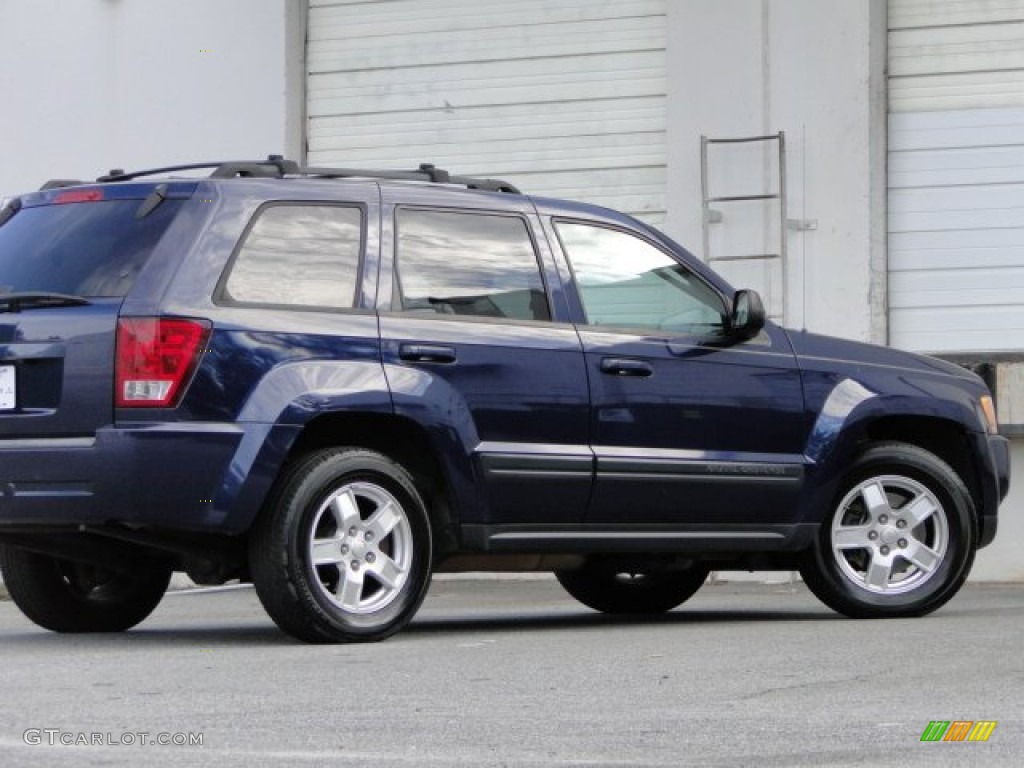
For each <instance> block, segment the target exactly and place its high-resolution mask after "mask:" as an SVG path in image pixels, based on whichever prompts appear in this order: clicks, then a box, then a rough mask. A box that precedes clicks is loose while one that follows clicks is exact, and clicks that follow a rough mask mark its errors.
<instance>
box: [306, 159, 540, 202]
mask: <svg viewBox="0 0 1024 768" xmlns="http://www.w3.org/2000/svg"><path fill="white" fill-rule="evenodd" d="M296 175H299V176H314V177H317V178H321V179H349V178H369V179H395V180H398V181H430V182H434V183H436V184H456V185H458V186H461V187H466V188H468V189H480V190H484V191H488V192H507V193H509V194H513V195H519V194H522V193H521V192H520V191H519V189H518V188H517V187H516V186H515V185H513V184H511V183H509V182H507V181H504V180H502V179H480V178H476V177H474V176H452V175H451V174H449V173H448V171H445V170H443V169H441V168H436V167H434V166H433V165H431V164H429V163H423V164H422V165H420V167H419V168H417V169H416V170H414V171H381V170H367V169H360V168H317V167H309V168H299V169H298V171H297V173H296Z"/></svg>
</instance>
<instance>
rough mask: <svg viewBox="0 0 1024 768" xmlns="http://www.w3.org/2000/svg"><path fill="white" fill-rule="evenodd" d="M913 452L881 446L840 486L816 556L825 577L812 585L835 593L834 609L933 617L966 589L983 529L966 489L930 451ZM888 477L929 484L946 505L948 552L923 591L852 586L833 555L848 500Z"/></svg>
mask: <svg viewBox="0 0 1024 768" xmlns="http://www.w3.org/2000/svg"><path fill="white" fill-rule="evenodd" d="M907 448H908V447H879V448H875V449H871V450H868V451H867V452H865V453H864V454H863V455H862V456H861V458H860V459H859V460H858V461H857V463H856V466H855V468H854V469H853V470H851V472H850V473H849V474H848V475H847V476H846V477H845V478H844V480H843V482H842V483H841V484H840V487H839V490H838V491H837V493H836V495H835V498H834V499H833V500H832V503H831V505H830V508H829V510H828V513H827V514H826V516H825V518H824V520H823V521H822V523H821V527H820V530H819V532H818V539H817V542H816V546H815V547H814V552H813V554H814V563H813V567H814V568H815V570H816V571H817V573H818V575H819V577H818V578H812V579H809V581H811V582H817V583H816V584H813V585H812V586H815V587H817V588H823V589H825V590H826V591H827V592H829V593H831V594H830V595H828V597H831V598H832V599H833V600H835V601H836V602H838V603H839V605H838V606H837V605H834V604H833V607H836V608H837V609H838V610H841V611H843V612H844V613H852V614H856V615H877V616H882V615H894V616H907V615H915V614H921V613H927V612H929V611H930V610H933V609H934V608H936V607H938V606H939V605H942V604H943V603H944V602H945V601H946V600H948V599H949V597H951V596H952V594H954V593H955V592H956V591H957V590H958V589H959V588H960V586H961V584H963V581H964V580H965V579H966V577H967V573H968V571H969V570H970V566H971V564H972V563H973V559H974V552H975V545H976V542H977V525H976V522H975V515H974V507H973V503H972V501H971V499H970V496H969V494H968V493H967V491H966V488H964V486H963V483H962V482H961V481H960V479H959V477H958V476H957V475H956V474H955V473H954V472H953V470H952V469H951V468H949V467H948V466H947V465H946V464H945V463H944V462H941V461H940V460H938V459H937V458H935V457H933V456H932V455H931V454H928V453H925V452H924V451H920V450H914V451H910V450H907ZM882 475H890V476H896V477H906V478H909V479H911V480H914V481H916V482H918V483H921V484H922V485H924V486H925V487H926V488H927V489H928V491H929V492H930V493H932V494H933V495H934V496H935V497H936V498H937V499H938V501H939V503H940V504H941V505H942V510H943V512H944V513H945V516H946V522H947V526H948V530H949V542H948V545H947V550H946V554H945V556H944V557H943V559H942V562H941V563H940V565H939V567H938V569H937V571H936V572H935V573H934V574H933V575H932V576H931V577H930V578H929V579H928V580H927V582H925V583H924V584H922V585H921V586H920V587H918V588H915V589H912V590H910V591H909V592H905V593H899V594H891V595H884V594H876V593H873V592H869V591H867V590H865V589H863V588H861V587H859V586H858V585H856V584H854V583H852V582H851V581H850V580H849V578H848V577H847V576H846V575H845V574H844V573H843V572H842V569H841V568H840V566H839V564H838V563H837V562H836V556H835V554H834V553H833V551H832V525H833V523H834V521H835V518H836V516H837V515H839V514H841V512H842V510H841V508H840V505H841V504H842V502H843V500H844V499H845V498H846V496H847V494H849V492H850V491H851V490H852V489H853V488H854V487H856V486H857V485H858V484H860V483H862V482H864V481H865V480H868V479H869V478H871V477H878V476H882ZM815 591H818V589H815ZM819 596H822V595H819ZM822 597H824V596H822ZM826 602H829V603H830V604H832V600H828V599H826Z"/></svg>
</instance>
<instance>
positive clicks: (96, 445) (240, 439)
mask: <svg viewBox="0 0 1024 768" xmlns="http://www.w3.org/2000/svg"><path fill="white" fill-rule="evenodd" d="M273 429H274V428H272V427H270V426H269V425H264V424H220V423H208V422H203V423H170V424H167V423H164V424H140V425H133V426H131V427H107V428H103V429H101V430H99V431H98V432H97V433H96V436H95V437H94V438H60V439H30V440H0V529H2V528H3V527H5V526H7V527H13V526H26V525H47V526H50V525H55V526H62V525H80V524H103V523H125V524H129V525H140V526H158V527H160V528H167V529H176V530H185V531H210V532H212V531H216V532H221V533H235V532H238V531H237V530H232V528H239V527H240V528H241V529H244V527H247V525H248V522H249V520H251V518H252V516H253V515H255V512H256V510H258V508H259V505H260V504H261V503H262V501H263V497H264V496H265V493H266V490H267V489H268V488H269V486H270V484H271V483H272V481H273V472H276V465H275V466H274V467H273V470H263V471H262V472H261V471H260V468H261V466H265V465H266V464H267V461H266V456H265V455H264V451H265V450H266V446H267V445H268V443H269V442H270V441H269V440H268V438H269V437H270V435H271V433H272V432H273ZM284 445H285V446H286V445H287V442H285V443H284ZM285 449H286V448H285ZM261 459H262V461H261ZM242 505H249V507H254V508H250V509H240V506H242Z"/></svg>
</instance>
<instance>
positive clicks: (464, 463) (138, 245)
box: [0, 157, 1009, 642]
mask: <svg viewBox="0 0 1024 768" xmlns="http://www.w3.org/2000/svg"><path fill="white" fill-rule="evenodd" d="M204 168H205V169H207V170H209V171H211V173H210V175H209V176H208V177H203V178H198V177H195V176H193V177H192V178H180V177H178V178H175V177H173V176H172V175H171V174H174V173H179V176H180V173H181V172H183V171H190V172H193V173H194V172H197V170H199V169H204ZM997 432H998V427H997V423H996V417H995V412H994V408H993V404H992V398H991V396H990V393H989V391H988V389H987V388H986V387H985V385H984V384H983V383H982V381H981V380H980V379H979V378H978V377H977V376H975V375H974V374H972V373H970V372H968V371H966V370H964V369H962V368H960V367H957V366H954V365H952V364H949V363H946V362H943V361H940V360H936V359H931V358H927V357H921V356H917V355H911V354H907V353H904V352H899V351H896V350H892V349H886V348H881V347H874V346H868V345H864V344H857V343H853V342H850V341H842V340H839V339H833V338H826V337H822V336H816V335H812V334H808V333H794V332H789V331H786V330H783V329H782V328H779V327H777V326H775V325H773V324H772V323H770V322H766V320H765V313H764V310H763V308H762V306H761V302H760V299H759V298H758V296H757V294H756V293H754V292H752V291H734V290H733V289H732V288H731V287H730V286H729V285H727V284H726V283H725V281H723V280H722V279H721V278H720V277H718V276H717V275H716V274H714V273H713V272H711V271H710V270H709V269H708V268H707V267H706V266H705V265H704V264H702V263H701V262H699V261H698V260H697V259H695V258H694V257H693V256H691V255H690V254H689V253H687V252H686V251H685V250H684V249H683V248H681V247H680V246H679V245H677V244H675V243H674V242H672V241H671V240H670V239H668V238H667V237H665V236H664V235H663V234H661V233H659V232H657V231H656V230H654V229H652V228H650V227H648V226H646V225H644V224H642V223H640V222H638V221H636V220H635V219H632V218H630V217H628V216H625V215H622V214H620V213H616V212H614V211H610V210H606V209H602V208H597V207H594V206H590V205H582V204H577V203H571V202H565V201H561V200H549V199H540V198H533V197H529V196H527V195H524V194H521V193H519V192H518V191H517V190H516V189H515V188H514V187H512V186H511V185H509V184H507V183H505V182H502V181H497V180H489V179H476V178H465V177H455V176H449V175H448V174H447V173H446V172H444V171H442V170H440V169H437V168H434V167H433V166H429V165H425V166H422V167H421V168H420V169H419V170H418V171H410V172H372V171H360V170H343V169H317V168H300V167H299V166H298V165H296V164H295V163H293V162H290V161H286V160H283V159H281V158H279V157H271V158H269V159H268V160H267V161H261V162H251V163H249V162H238V163H221V164H209V165H197V166H179V167H175V168H163V169H157V170H156V171H146V172H140V173H124V172H121V171H113V172H111V173H110V174H109V175H107V176H105V177H102V178H100V179H98V180H97V182H95V183H88V184H82V183H79V182H51V183H49V184H48V185H47V186H46V187H44V188H43V190H41V191H39V192H36V193H32V194H27V195H24V196H22V197H20V198H17V199H15V200H13V201H12V202H11V203H10V204H9V205H8V206H7V207H6V208H5V209H4V210H3V212H2V213H0V489H2V494H0V566H2V572H3V578H4V581H5V583H6V585H7V588H8V590H9V592H10V594H11V597H12V598H13V599H14V601H15V602H16V603H17V604H18V606H19V607H20V608H21V610H22V611H23V612H24V613H25V614H26V615H27V616H28V617H29V618H30V619H32V620H33V621H34V622H36V623H37V624H40V625H41V626H43V627H47V628H49V629H52V630H56V631H61V632H84V631H118V630H123V629H126V628H128V627H131V626H133V625H135V624H136V623H138V622H140V621H142V620H143V619H144V618H145V617H146V616H147V615H149V613H150V612H151V611H152V610H153V608H154V607H155V606H156V605H157V603H158V602H159V600H160V599H161V597H162V595H163V593H164V590H165V588H166V586H167V583H168V579H169V577H170V575H171V573H172V572H173V571H175V570H182V571H186V572H187V573H188V574H189V575H190V576H191V577H192V578H193V579H194V580H195V581H197V582H199V583H202V584H216V583H223V582H225V581H227V580H231V579H240V580H242V581H252V582H253V583H254V584H255V586H256V589H257V592H258V594H259V597H260V599H261V601H262V602H263V605H264V606H265V607H266V609H267V611H268V613H269V614H270V616H271V617H272V618H273V619H274V621H275V622H277V624H278V625H279V626H280V627H281V628H282V629H284V630H285V631H286V632H289V633H291V634H292V635H294V636H296V637H298V638H301V639H303V640H307V641H312V642H337V641H352V640H377V639H381V638H384V637H386V636H388V635H390V634H392V633H393V632H395V631H397V630H398V629H400V628H401V627H402V626H404V625H405V624H406V623H407V622H408V621H409V620H410V619H411V618H412V616H413V614H414V613H415V612H416V610H417V608H418V607H419V605H420V603H421V601H422V599H423V597H424V594H425V592H426V590H427V587H428V584H429V582H430V577H431V574H432V573H433V572H436V571H457V570H474V571H487V570H540V571H553V572H554V573H555V575H556V576H557V578H558V580H559V581H560V582H561V584H562V585H563V586H564V587H565V588H566V590H567V591H568V592H569V593H570V594H571V595H572V596H574V597H575V598H577V599H578V600H580V601H582V602H583V603H585V604H586V605H588V606H590V607H592V608H595V609H597V610H599V611H607V612H613V613H627V612H628V613H655V612H661V611H667V610H670V609H672V608H674V607H675V606H677V605H679V604H681V603H682V602H683V601H685V600H686V599H687V598H689V597H690V596H691V595H692V594H693V593H694V592H696V591H697V589H699V587H700V586H701V584H702V583H703V582H704V581H705V578H706V576H707V574H708V572H709V571H710V570H712V569H794V568H799V570H800V571H801V572H802V574H803V576H804V579H805V580H806V582H807V584H808V585H809V586H810V588H811V589H812V590H813V591H814V593H815V594H816V595H817V596H818V597H820V598H821V599H822V600H823V601H824V602H825V603H826V604H828V605H829V606H831V607H832V608H834V609H835V610H837V611H840V612H842V613H844V614H847V615H849V616H856V617H891V616H913V615H920V614H924V613H928V612H929V611H932V610H934V609H936V608H938V607H939V606H941V605H942V604H944V603H945V602H946V601H947V600H949V599H950V598H951V597H952V596H953V595H954V594H955V593H956V592H957V590H958V589H959V588H960V586H961V585H962V584H963V582H964V579H965V578H966V577H967V574H968V571H969V570H970V567H971V564H972V562H973V559H974V555H975V551H976V550H977V549H978V547H982V546H985V545H986V544H988V543H989V542H990V541H992V539H993V537H994V536H995V532H996V512H997V508H998V506H999V503H1000V501H1001V500H1002V499H1003V498H1004V497H1005V495H1006V492H1007V487H1008V474H1009V470H1008V450H1007V443H1006V441H1005V440H1004V439H1003V438H1001V437H999V436H998V434H997Z"/></svg>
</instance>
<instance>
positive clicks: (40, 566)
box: [0, 546, 171, 632]
mask: <svg viewBox="0 0 1024 768" xmlns="http://www.w3.org/2000/svg"><path fill="white" fill-rule="evenodd" d="M0 571H2V572H3V578H4V584H5V585H6V587H7V591H8V593H10V596H11V599H12V600H13V601H14V603H15V605H17V606H18V608H20V609H21V612H22V613H24V614H25V615H26V616H27V617H28V618H29V619H31V620H32V621H33V622H35V623H36V624H38V625H39V626H40V627H44V628H45V629H49V630H52V631H54V632H123V631H124V630H126V629H129V628H130V627H134V626H135V625H136V624H138V623H139V622H140V621H142V620H143V619H145V618H146V617H147V616H149V614H151V613H152V612H153V609H155V608H156V607H157V605H159V603H160V600H161V599H162V598H163V596H164V593H165V592H166V591H167V584H168V582H170V580H171V567H170V565H156V564H154V565H152V566H149V567H147V568H145V569H133V570H116V569H113V568H105V567H99V566H94V565H85V564H81V563H76V562H72V561H70V560H63V559H60V558H56V557H52V556H50V555H43V554H39V553H36V552H29V551H27V550H24V549H17V548H15V547H9V546H4V547H0Z"/></svg>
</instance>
